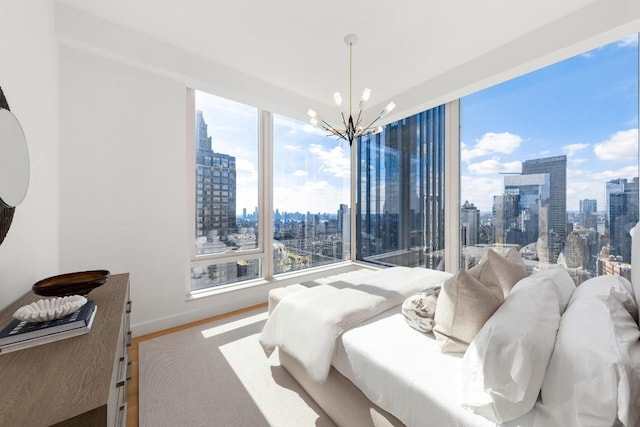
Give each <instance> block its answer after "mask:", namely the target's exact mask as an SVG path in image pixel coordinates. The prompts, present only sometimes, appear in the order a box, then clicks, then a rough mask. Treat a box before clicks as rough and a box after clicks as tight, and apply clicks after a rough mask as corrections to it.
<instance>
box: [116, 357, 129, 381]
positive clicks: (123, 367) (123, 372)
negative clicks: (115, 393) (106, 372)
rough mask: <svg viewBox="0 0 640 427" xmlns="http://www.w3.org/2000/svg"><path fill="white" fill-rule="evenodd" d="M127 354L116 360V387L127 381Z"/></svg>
mask: <svg viewBox="0 0 640 427" xmlns="http://www.w3.org/2000/svg"><path fill="white" fill-rule="evenodd" d="M128 363H129V362H128V360H127V356H122V357H121V358H120V361H119V362H118V372H119V373H120V374H119V375H118V379H117V380H116V387H122V386H123V385H124V384H125V383H126V382H127V365H128Z"/></svg>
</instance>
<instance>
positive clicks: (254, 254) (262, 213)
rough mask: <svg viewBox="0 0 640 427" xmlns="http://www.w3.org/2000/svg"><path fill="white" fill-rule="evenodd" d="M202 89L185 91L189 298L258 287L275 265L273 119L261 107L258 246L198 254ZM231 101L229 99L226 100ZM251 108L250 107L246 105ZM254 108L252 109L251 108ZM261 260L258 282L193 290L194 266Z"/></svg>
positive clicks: (258, 125)
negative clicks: (199, 100)
mask: <svg viewBox="0 0 640 427" xmlns="http://www.w3.org/2000/svg"><path fill="white" fill-rule="evenodd" d="M197 90H199V89H195V88H191V87H187V88H186V102H187V105H186V113H187V116H186V125H187V126H186V129H187V133H186V138H187V141H186V144H187V150H186V152H187V159H186V161H187V216H188V218H187V233H188V234H187V235H188V236H189V238H188V239H187V244H188V248H187V254H188V256H189V268H188V271H187V273H186V274H187V280H186V287H187V292H188V294H189V295H194V294H200V293H203V292H207V293H208V292H211V291H212V290H213V291H216V292H219V291H224V290H229V289H230V288H231V289H237V288H238V287H239V286H243V285H245V284H257V283H264V282H265V281H268V280H270V279H271V278H272V277H273V266H272V265H270V263H269V262H267V261H266V260H268V259H269V256H270V254H272V253H273V248H272V247H270V245H267V244H265V242H268V241H270V240H272V237H273V231H272V227H269V221H271V222H273V213H272V209H271V205H272V202H271V197H270V196H271V194H272V193H271V182H272V177H273V167H272V158H273V150H272V144H273V141H272V133H271V129H272V123H271V120H272V117H271V113H270V112H268V111H264V110H262V109H260V108H257V107H255V108H256V110H257V112H258V122H257V123H256V126H257V131H258V132H257V134H258V140H257V145H258V162H257V165H256V167H257V173H258V189H257V190H258V206H257V208H258V212H259V214H258V244H257V247H256V248H254V249H246V250H243V251H238V252H235V253H232V254H229V253H222V254H197V253H196V235H195V232H194V231H195V227H196V218H195V216H196V212H195V209H196V206H195V204H196V191H197V188H196V177H195V175H196V168H195V164H196V163H195V158H196V143H195V137H196V135H195V120H196V119H195V117H196V99H195V94H196V91H197ZM204 92H206V93H209V94H211V95H214V96H219V95H216V94H213V93H211V92H208V91H204ZM225 99H229V98H225ZM229 100H230V101H233V102H240V101H236V100H233V99H229ZM245 105H248V104H245ZM249 106H250V107H252V108H254V107H253V106H251V105H249ZM255 259H259V260H260V270H261V275H260V276H261V277H260V278H259V279H248V280H243V281H238V282H234V283H229V284H225V285H220V286H217V287H212V288H206V289H198V290H194V289H192V288H191V279H190V277H189V274H190V270H191V268H193V267H202V266H208V265H212V264H225V263H229V262H236V261H242V260H255Z"/></svg>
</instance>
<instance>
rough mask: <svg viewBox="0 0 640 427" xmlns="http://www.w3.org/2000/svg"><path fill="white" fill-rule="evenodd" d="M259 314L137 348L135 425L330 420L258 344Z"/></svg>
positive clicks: (294, 423)
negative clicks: (137, 417)
mask: <svg viewBox="0 0 640 427" xmlns="http://www.w3.org/2000/svg"><path fill="white" fill-rule="evenodd" d="M266 318H267V314H266V309H265V310H259V311H253V312H249V313H247V314H243V315H241V316H236V317H232V318H229V319H225V320H223V321H219V322H215V323H211V324H208V325H203V326H199V327H195V328H191V329H186V330H184V331H180V332H176V333H173V334H169V335H165V336H162V337H159V338H155V339H153V340H150V341H143V342H141V343H140V344H139V384H140V386H139V387H140V388H139V392H138V393H139V410H140V413H139V419H140V426H143V427H151V426H153V427H157V426H171V427H174V426H188V427H197V426H276V427H280V426H282V427H290V426H299V427H305V426H318V427H325V426H326V427H330V426H334V423H333V422H332V421H331V419H329V417H327V415H326V414H325V413H324V412H322V410H321V409H320V408H319V407H318V406H317V405H316V404H315V402H313V400H312V399H311V398H310V397H309V396H307V394H306V393H305V392H304V390H303V389H302V388H301V387H300V386H299V385H298V383H296V382H295V380H294V379H293V378H291V376H290V375H289V374H288V373H287V372H286V371H285V370H284V368H282V367H281V366H280V363H279V361H278V357H277V352H276V353H275V354H273V355H272V356H271V358H269V359H267V358H266V356H265V355H264V352H263V351H262V348H261V347H260V344H259V343H258V336H259V334H260V331H261V330H262V328H263V326H264V323H265V321H266Z"/></svg>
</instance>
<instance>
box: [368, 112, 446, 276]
mask: <svg viewBox="0 0 640 427" xmlns="http://www.w3.org/2000/svg"><path fill="white" fill-rule="evenodd" d="M444 116H445V107H444V106H440V107H436V108H433V109H431V110H428V111H425V112H422V113H419V114H416V115H414V116H411V117H408V118H406V119H403V120H400V121H398V122H394V123H391V124H389V125H387V126H385V127H384V129H383V131H382V132H381V133H379V134H369V135H366V136H363V137H361V138H360V140H359V145H358V211H357V214H356V218H357V219H356V236H357V259H359V260H363V261H369V262H374V263H378V264H383V265H404V266H423V267H427V268H433V269H443V268H444V263H443V261H444V238H445V218H444V167H445V165H444V150H445V128H444V126H445V117H444Z"/></svg>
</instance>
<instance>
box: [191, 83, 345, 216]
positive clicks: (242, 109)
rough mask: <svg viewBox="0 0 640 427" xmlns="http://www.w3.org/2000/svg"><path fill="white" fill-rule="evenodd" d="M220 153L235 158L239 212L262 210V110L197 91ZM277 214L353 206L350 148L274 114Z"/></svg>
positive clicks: (210, 133)
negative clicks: (259, 152) (259, 165)
mask: <svg viewBox="0 0 640 427" xmlns="http://www.w3.org/2000/svg"><path fill="white" fill-rule="evenodd" d="M196 108H197V109H199V110H201V111H202V112H203V115H204V120H205V122H206V123H207V125H208V132H209V136H211V137H212V148H213V150H214V151H215V152H218V153H224V154H229V155H231V156H234V157H235V158H236V180H237V186H238V191H237V203H236V211H237V212H238V213H242V209H243V208H246V209H247V212H249V213H251V212H253V209H254V208H255V207H256V206H257V205H258V110H257V109H256V108H253V107H249V106H246V105H243V104H240V103H237V102H234V101H229V100H226V99H222V98H219V97H216V96H213V95H209V94H206V93H204V92H198V91H196ZM273 128H274V140H275V144H274V145H275V146H274V177H273V180H274V201H273V206H274V209H279V210H280V212H285V211H286V212H303V213H306V212H307V211H310V212H311V213H324V212H328V213H336V212H337V211H338V208H339V206H340V204H341V203H344V204H347V205H348V204H349V203H350V200H349V191H350V184H349V174H350V160H349V144H348V143H347V142H344V141H337V140H336V139H335V138H329V137H326V136H325V134H324V131H322V130H320V129H318V128H314V127H313V126H311V125H310V124H308V123H305V122H300V121H298V120H294V119H290V118H287V117H284V116H279V115H274V126H273Z"/></svg>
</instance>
